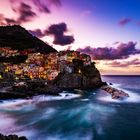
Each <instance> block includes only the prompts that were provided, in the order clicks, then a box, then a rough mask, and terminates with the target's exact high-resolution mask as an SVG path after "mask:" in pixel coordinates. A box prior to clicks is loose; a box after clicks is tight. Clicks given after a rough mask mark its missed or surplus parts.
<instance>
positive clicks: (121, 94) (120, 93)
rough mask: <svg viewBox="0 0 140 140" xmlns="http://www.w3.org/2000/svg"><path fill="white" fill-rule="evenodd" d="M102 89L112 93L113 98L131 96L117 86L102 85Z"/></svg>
mask: <svg viewBox="0 0 140 140" xmlns="http://www.w3.org/2000/svg"><path fill="white" fill-rule="evenodd" d="M101 89H102V90H104V91H106V92H107V93H109V94H110V95H111V97H112V99H119V98H124V97H129V94H127V93H125V92H124V91H122V90H118V89H116V88H113V87H111V86H102V87H101Z"/></svg>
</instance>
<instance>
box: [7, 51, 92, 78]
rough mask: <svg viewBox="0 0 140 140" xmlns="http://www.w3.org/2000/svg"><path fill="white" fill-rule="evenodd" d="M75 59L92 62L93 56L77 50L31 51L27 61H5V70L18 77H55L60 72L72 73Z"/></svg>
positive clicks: (88, 63) (85, 63)
mask: <svg viewBox="0 0 140 140" xmlns="http://www.w3.org/2000/svg"><path fill="white" fill-rule="evenodd" d="M73 59H78V60H82V61H83V63H84V65H85V66H87V65H90V64H91V57H90V56H89V55H86V54H81V53H80V52H77V51H61V52H58V53H57V52H56V53H50V54H41V53H29V54H28V59H27V60H26V62H25V63H21V64H11V63H5V72H10V73H13V74H14V75H15V76H16V79H23V78H30V79H48V80H53V79H55V78H56V77H57V76H58V74H59V73H60V72H67V73H72V72H73V71H74V69H73Z"/></svg>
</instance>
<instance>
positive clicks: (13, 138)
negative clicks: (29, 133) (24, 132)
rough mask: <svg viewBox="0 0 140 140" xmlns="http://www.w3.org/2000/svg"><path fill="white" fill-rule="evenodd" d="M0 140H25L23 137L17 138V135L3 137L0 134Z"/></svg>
mask: <svg viewBox="0 0 140 140" xmlns="http://www.w3.org/2000/svg"><path fill="white" fill-rule="evenodd" d="M0 140H27V138H26V137H24V136H22V137H18V136H17V135H8V136H4V135H2V134H0Z"/></svg>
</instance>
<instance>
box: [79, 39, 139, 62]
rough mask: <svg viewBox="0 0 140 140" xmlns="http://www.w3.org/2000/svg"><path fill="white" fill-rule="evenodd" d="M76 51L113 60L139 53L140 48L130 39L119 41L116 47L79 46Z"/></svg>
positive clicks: (101, 58) (97, 58) (98, 58)
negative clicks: (126, 41)
mask: <svg viewBox="0 0 140 140" xmlns="http://www.w3.org/2000/svg"><path fill="white" fill-rule="evenodd" d="M77 51H80V52H82V53H87V54H89V55H91V57H92V58H93V59H95V60H115V59H126V58H128V57H130V55H135V54H140V50H139V49H136V43H134V42H132V41H130V42H128V43H120V44H118V45H117V48H114V47H105V48H101V47H99V48H92V47H90V46H88V47H85V48H83V49H82V48H79V49H77Z"/></svg>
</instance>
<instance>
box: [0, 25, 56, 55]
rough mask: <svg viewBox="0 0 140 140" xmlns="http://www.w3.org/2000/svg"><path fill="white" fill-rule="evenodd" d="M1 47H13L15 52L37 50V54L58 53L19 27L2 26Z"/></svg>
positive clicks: (0, 32)
mask: <svg viewBox="0 0 140 140" xmlns="http://www.w3.org/2000/svg"><path fill="white" fill-rule="evenodd" d="M0 47H11V48H12V49H15V50H19V51H20V50H26V49H35V51H36V52H40V53H50V52H56V50H55V49H54V48H52V47H51V46H49V45H48V44H46V43H45V42H43V41H42V40H40V39H38V38H37V37H35V36H33V35H31V34H30V33H29V32H28V31H27V30H26V29H24V28H23V27H21V26H19V25H13V26H0Z"/></svg>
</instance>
